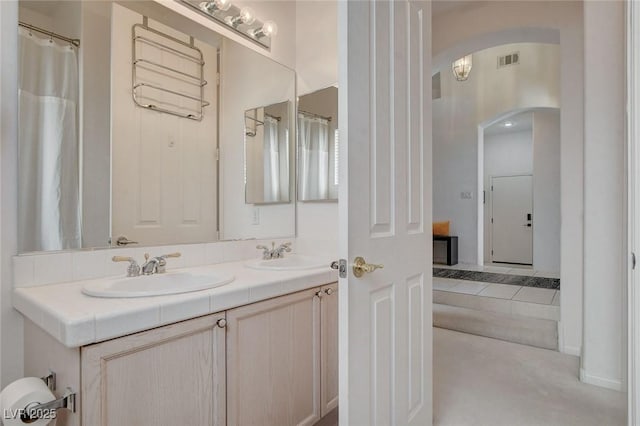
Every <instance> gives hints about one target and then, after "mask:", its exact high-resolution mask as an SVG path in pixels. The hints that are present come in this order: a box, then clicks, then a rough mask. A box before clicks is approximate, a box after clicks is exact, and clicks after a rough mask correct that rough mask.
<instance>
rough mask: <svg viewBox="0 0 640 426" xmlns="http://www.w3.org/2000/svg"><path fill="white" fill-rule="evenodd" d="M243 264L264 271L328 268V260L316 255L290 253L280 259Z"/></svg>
mask: <svg viewBox="0 0 640 426" xmlns="http://www.w3.org/2000/svg"><path fill="white" fill-rule="evenodd" d="M244 266H246V267H247V268H251V269H262V270H266V271H301V270H305V269H316V268H328V267H329V262H328V261H326V260H324V259H320V258H317V257H312V256H299V255H297V254H292V255H285V257H281V258H280V259H269V260H263V259H256V260H251V261H249V262H246V263H245V264H244Z"/></svg>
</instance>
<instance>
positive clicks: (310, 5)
mask: <svg viewBox="0 0 640 426" xmlns="http://www.w3.org/2000/svg"><path fill="white" fill-rule="evenodd" d="M296 72H297V73H298V95H305V94H307V93H311V92H315V91H316V90H319V89H323V88H325V87H328V86H331V85H334V84H337V83H338V3H337V2H336V1H335V0H322V1H299V2H297V3H296Z"/></svg>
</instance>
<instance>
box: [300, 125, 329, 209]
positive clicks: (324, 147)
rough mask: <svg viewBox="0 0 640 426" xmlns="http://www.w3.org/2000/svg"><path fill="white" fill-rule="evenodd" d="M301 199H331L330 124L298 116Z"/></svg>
mask: <svg viewBox="0 0 640 426" xmlns="http://www.w3.org/2000/svg"><path fill="white" fill-rule="evenodd" d="M298 149H299V150H300V154H299V161H300V169H299V170H300V176H299V180H300V198H301V199H302V200H326V199H327V198H329V122H328V121H327V120H325V119H322V118H315V117H309V116H307V115H304V114H298Z"/></svg>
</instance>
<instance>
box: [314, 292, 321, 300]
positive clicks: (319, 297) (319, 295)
mask: <svg viewBox="0 0 640 426" xmlns="http://www.w3.org/2000/svg"><path fill="white" fill-rule="evenodd" d="M322 294H323V293H322V291H316V294H315V296H316V297H317V298H318V299H322Z"/></svg>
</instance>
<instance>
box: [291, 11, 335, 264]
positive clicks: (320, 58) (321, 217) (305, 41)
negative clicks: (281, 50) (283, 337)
mask: <svg viewBox="0 0 640 426" xmlns="http://www.w3.org/2000/svg"><path fill="white" fill-rule="evenodd" d="M337 28H338V2H336V1H332V0H328V1H299V2H296V72H297V76H298V95H304V94H306V93H310V92H314V91H316V90H319V89H324V88H325V87H329V86H331V85H334V84H336V83H337V82H338V30H337ZM338 90H340V89H339V88H338ZM297 208H298V213H297V222H298V224H297V228H298V229H297V236H298V240H297V241H298V250H299V251H301V252H308V253H318V252H321V253H326V254H328V255H332V256H336V255H337V251H338V203H336V202H313V203H298V205H297Z"/></svg>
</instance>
